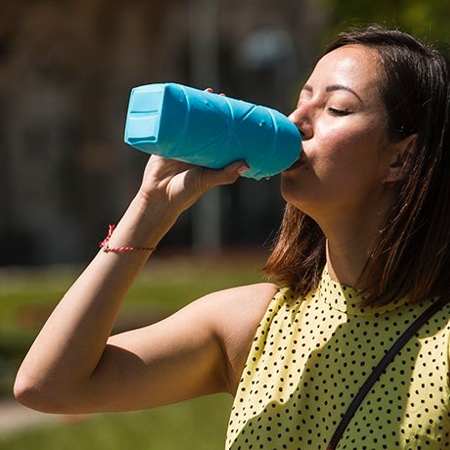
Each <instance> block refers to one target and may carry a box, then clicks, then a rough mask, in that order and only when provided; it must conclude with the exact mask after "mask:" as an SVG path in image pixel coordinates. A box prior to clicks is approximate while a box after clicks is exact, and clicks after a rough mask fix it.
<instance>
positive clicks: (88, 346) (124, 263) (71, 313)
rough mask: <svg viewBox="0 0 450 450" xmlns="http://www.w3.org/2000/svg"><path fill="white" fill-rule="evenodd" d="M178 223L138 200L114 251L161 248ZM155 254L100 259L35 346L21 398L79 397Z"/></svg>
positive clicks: (22, 377) (20, 385) (22, 376)
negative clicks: (127, 296) (124, 303)
mask: <svg viewBox="0 0 450 450" xmlns="http://www.w3.org/2000/svg"><path fill="white" fill-rule="evenodd" d="M175 219H176V214H169V213H168V211H166V210H164V209H163V208H160V207H158V205H157V204H155V205H153V207H152V206H148V205H145V204H144V202H143V200H142V198H141V197H139V196H138V197H136V198H135V200H134V201H133V202H132V203H131V205H130V207H129V209H128V210H127V212H126V213H125V215H124V216H123V218H122V219H121V221H120V222H119V223H118V225H117V228H116V229H115V231H114V233H113V235H112V237H111V240H110V246H111V247H119V246H125V245H127V246H139V247H155V246H156V245H157V244H158V243H159V241H160V239H161V238H162V237H163V236H164V234H165V233H166V232H167V230H168V229H169V228H170V227H171V225H172V223H173V222H174V221H175ZM150 253H151V252H150V251H127V252H117V253H116V252H108V253H106V252H103V251H100V252H99V253H98V254H97V256H96V257H95V258H94V260H93V261H92V262H91V263H90V264H89V266H88V267H87V268H86V269H85V271H84V272H83V273H82V274H81V276H80V277H79V278H78V279H77V281H76V282H75V283H74V284H73V286H72V287H71V288H70V289H69V291H68V292H67V293H66V295H65V296H64V297H63V299H62V300H61V302H60V303H59V304H58V306H57V307H56V308H55V310H54V312H53V313H52V315H51V316H50V318H49V319H48V321H47V323H46V324H45V326H44V327H43V329H42V331H41V332H40V334H39V336H38V337H37V339H36V340H35V342H34V344H33V346H32V348H31V349H30V351H29V353H28V355H27V357H26V358H25V360H24V361H23V363H22V366H21V369H20V371H19V374H18V378H17V380H18V381H17V382H16V395H19V396H21V397H22V398H23V397H24V396H27V395H33V392H31V393H30V392H28V393H27V392H26V390H27V389H28V388H27V387H25V386H28V387H29V386H33V390H34V391H36V390H43V391H46V392H52V393H54V395H55V396H58V391H59V389H64V390H66V391H67V389H73V392H74V394H75V395H76V392H77V388H79V387H81V386H82V385H83V383H86V382H88V381H89V378H90V377H91V375H92V373H93V372H94V370H95V368H96V367H97V365H98V363H99V361H100V359H101V357H102V354H103V352H104V349H105V345H106V342H107V340H108V337H109V336H110V333H111V330H112V327H113V325H114V322H115V320H116V317H117V313H118V311H119V309H120V306H121V303H122V300H123V298H124V296H125V294H126V292H127V290H128V289H129V287H130V286H131V284H132V283H133V281H134V279H135V277H136V275H137V274H138V273H139V271H140V270H141V268H142V266H143V265H144V264H145V262H146V261H147V259H148V257H149V255H150ZM48 386H51V389H48ZM21 391H22V392H21Z"/></svg>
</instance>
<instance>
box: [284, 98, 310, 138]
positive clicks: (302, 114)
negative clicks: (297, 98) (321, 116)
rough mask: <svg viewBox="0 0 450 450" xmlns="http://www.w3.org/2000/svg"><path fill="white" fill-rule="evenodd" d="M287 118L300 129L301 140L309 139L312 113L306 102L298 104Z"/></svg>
mask: <svg viewBox="0 0 450 450" xmlns="http://www.w3.org/2000/svg"><path fill="white" fill-rule="evenodd" d="M288 118H289V120H290V121H291V122H293V123H294V124H295V125H296V126H297V128H298V129H299V130H300V134H301V135H302V139H303V140H307V139H311V138H312V136H313V134H314V133H313V123H312V115H311V111H310V110H309V108H308V106H307V105H306V104H302V105H299V106H298V107H297V108H295V109H294V111H292V112H291V114H289V116H288Z"/></svg>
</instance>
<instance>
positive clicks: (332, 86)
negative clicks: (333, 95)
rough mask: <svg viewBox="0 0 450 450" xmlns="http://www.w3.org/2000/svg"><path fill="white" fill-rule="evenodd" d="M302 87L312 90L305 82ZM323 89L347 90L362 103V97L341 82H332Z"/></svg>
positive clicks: (331, 90)
mask: <svg viewBox="0 0 450 450" xmlns="http://www.w3.org/2000/svg"><path fill="white" fill-rule="evenodd" d="M303 89H304V90H305V91H308V92H312V91H313V88H312V86H310V85H309V84H305V86H304V87H303ZM325 91H326V92H334V91H347V92H350V93H351V94H353V95H354V96H355V97H356V98H357V99H358V100H359V101H360V102H361V103H362V98H361V97H360V96H359V95H358V94H357V93H356V92H355V91H354V90H353V89H351V88H349V87H348V86H345V85H343V84H332V85H331V86H327V88H326V89H325Z"/></svg>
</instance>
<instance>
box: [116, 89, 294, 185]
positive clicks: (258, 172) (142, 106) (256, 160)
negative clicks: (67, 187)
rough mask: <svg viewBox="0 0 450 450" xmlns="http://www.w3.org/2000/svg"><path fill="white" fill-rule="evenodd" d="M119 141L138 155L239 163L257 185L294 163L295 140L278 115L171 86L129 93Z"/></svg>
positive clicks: (290, 126)
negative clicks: (244, 166) (122, 134)
mask: <svg viewBox="0 0 450 450" xmlns="http://www.w3.org/2000/svg"><path fill="white" fill-rule="evenodd" d="M125 142H126V143H127V144H129V145H131V146H132V147H134V148H137V149H138V150H141V151H144V152H147V153H153V154H156V155H159V156H164V157H166V158H172V159H177V160H180V161H185V162H189V163H192V164H196V165H199V166H204V167H209V168H213V169H217V168H222V167H224V166H226V165H228V164H230V163H232V162H234V161H245V162H246V163H247V164H248V166H249V167H250V169H249V170H248V171H246V172H244V173H243V176H246V177H249V178H253V179H255V180H260V179H262V178H268V177H271V176H273V175H276V174H278V173H280V172H282V171H283V170H285V169H287V168H288V167H290V166H291V165H292V164H293V163H294V162H295V161H297V160H298V158H299V155H300V152H301V136H300V132H299V130H298V129H297V127H296V126H295V125H294V124H293V123H292V122H291V121H289V119H288V118H287V117H286V116H285V115H283V114H282V113H280V112H278V111H276V110H274V109H271V108H267V107H264V106H258V105H254V104H251V103H247V102H244V101H241V100H235V99H232V98H229V97H224V96H221V95H217V94H213V93H210V92H205V91H202V90H198V89H194V88H191V87H187V86H183V85H180V84H176V83H156V84H149V85H145V86H139V87H136V88H134V89H132V91H131V95H130V100H129V106H128V112H127V117H126V124H125Z"/></svg>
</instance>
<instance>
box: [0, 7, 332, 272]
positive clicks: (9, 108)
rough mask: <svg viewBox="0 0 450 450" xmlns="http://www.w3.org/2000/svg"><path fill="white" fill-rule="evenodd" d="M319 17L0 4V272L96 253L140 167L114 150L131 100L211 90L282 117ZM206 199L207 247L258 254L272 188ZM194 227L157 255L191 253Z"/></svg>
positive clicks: (275, 216)
mask: <svg viewBox="0 0 450 450" xmlns="http://www.w3.org/2000/svg"><path fill="white" fill-rule="evenodd" d="M319 5H320V2H319V0H190V1H187V0H185V1H182V0H165V1H162V0H151V1H148V0H147V1H144V0H142V1H141V0H108V1H106V0H53V1H51V0H2V2H1V4H0V119H1V120H0V265H6V264H54V263H70V262H80V261H84V260H85V259H86V258H88V257H90V256H91V255H92V254H93V253H94V252H95V251H97V243H98V241H100V240H101V239H102V238H103V236H104V234H105V232H106V229H107V225H108V224H109V223H113V222H116V221H117V220H118V219H119V218H120V215H121V213H122V212H123V210H124V208H125V207H126V205H127V204H128V202H129V200H130V199H131V197H132V196H133V195H134V192H135V191H136V189H137V187H138V185H139V182H140V177H141V173H142V168H143V166H144V164H145V161H146V159H147V158H146V156H145V155H143V154H141V153H139V152H137V151H136V150H133V149H131V148H129V147H127V146H125V145H124V144H123V127H124V119H125V113H126V108H127V103H128V96H129V92H130V89H131V88H132V87H134V86H137V85H140V84H148V83H154V82H160V81H176V82H180V83H184V84H189V85H192V86H196V87H199V88H204V87H207V86H211V87H213V88H214V89H215V90H216V91H220V92H226V93H227V95H229V96H234V97H238V98H242V99H245V100H247V101H252V102H256V103H260V104H265V105H267V106H271V107H274V108H277V109H280V110H282V111H284V112H286V113H287V112H288V111H289V110H290V109H291V107H292V106H293V105H294V102H295V96H296V95H297V90H298V85H299V83H300V82H301V81H302V79H303V77H304V75H305V72H306V70H307V69H308V68H309V67H310V65H311V63H312V61H313V58H314V56H315V54H316V51H317V43H318V42H319V41H320V38H321V35H322V33H323V31H324V29H325V26H326V22H327V17H326V14H325V12H324V11H323V10H322V9H321V8H320V6H319ZM220 189H221V192H220V197H218V198H217V199H216V200H215V201H216V202H219V204H218V211H219V219H220V241H221V245H223V246H248V245H250V246H251V245H262V244H263V243H264V241H265V240H266V239H267V238H268V237H269V235H270V233H271V230H273V229H274V228H275V227H276V226H277V224H278V221H279V218H280V216H281V210H282V207H283V202H282V201H281V199H280V197H279V194H278V181H277V180H270V181H262V182H254V181H251V180H244V179H243V180H239V182H238V183H237V184H236V185H234V186H231V187H227V188H220ZM216 206H217V205H216ZM215 214H216V215H217V211H216V213H215ZM206 217H207V215H206ZM196 221H197V222H199V221H202V222H205V215H203V216H201V218H199V216H198V214H197V212H196V210H195V209H194V210H193V211H191V212H189V213H187V214H185V216H183V217H182V219H181V220H180V222H179V223H178V224H177V225H176V226H175V228H174V229H173V231H172V232H171V233H170V235H168V236H167V237H166V239H165V241H164V242H163V246H164V247H166V248H170V247H176V246H177V247H178V246H183V247H189V246H191V245H192V244H195V242H193V241H195V239H196V238H195V234H194V237H193V228H195V223H196ZM206 221H207V220H206ZM207 225H208V224H206V225H202V226H207ZM214 226H216V225H214Z"/></svg>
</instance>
